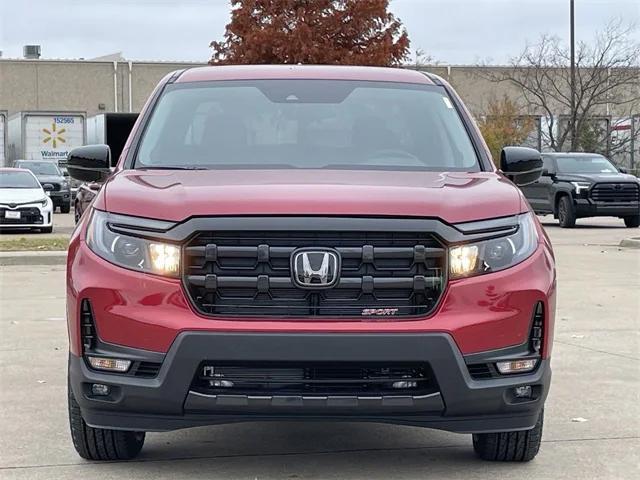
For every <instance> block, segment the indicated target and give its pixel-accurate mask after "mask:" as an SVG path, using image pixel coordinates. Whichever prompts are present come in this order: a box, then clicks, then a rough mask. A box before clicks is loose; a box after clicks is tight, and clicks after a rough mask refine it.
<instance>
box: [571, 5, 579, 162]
mask: <svg viewBox="0 0 640 480" xmlns="http://www.w3.org/2000/svg"><path fill="white" fill-rule="evenodd" d="M569 16H570V17H571V20H570V24H571V150H575V149H576V146H577V140H576V38H575V33H576V32H575V30H576V25H575V8H574V0H570V13H569Z"/></svg>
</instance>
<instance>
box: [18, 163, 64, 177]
mask: <svg viewBox="0 0 640 480" xmlns="http://www.w3.org/2000/svg"><path fill="white" fill-rule="evenodd" d="M18 166H19V167H20V168H26V169H28V170H31V171H32V172H33V173H35V174H36V175H60V170H58V166H57V165H56V164H55V163H52V162H19V163H18Z"/></svg>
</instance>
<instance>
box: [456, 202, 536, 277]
mask: <svg viewBox="0 0 640 480" xmlns="http://www.w3.org/2000/svg"><path fill="white" fill-rule="evenodd" d="M537 245H538V234H537V232H536V226H535V223H534V220H533V214H532V213H525V214H523V215H519V216H518V229H517V230H516V232H515V233H513V234H512V235H508V236H505V237H498V238H492V239H490V240H483V241H480V242H475V243H468V244H465V245H457V246H454V247H451V248H450V249H449V273H450V274H451V278H454V279H455V278H463V277H469V276H472V275H480V274H483V273H491V272H497V271H499V270H504V269H505V268H509V267H512V266H514V265H516V264H518V263H520V262H522V261H523V260H525V259H527V258H528V257H529V256H531V254H532V253H533V252H534V251H535V250H536V247H537Z"/></svg>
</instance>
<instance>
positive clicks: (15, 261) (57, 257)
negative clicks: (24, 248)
mask: <svg viewBox="0 0 640 480" xmlns="http://www.w3.org/2000/svg"><path fill="white" fill-rule="evenodd" d="M65 263H67V252H66V251H55V250H52V251H47V252H21V251H16V252H0V266H3V267H4V266H9V265H64V264H65Z"/></svg>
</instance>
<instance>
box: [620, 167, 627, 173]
mask: <svg viewBox="0 0 640 480" xmlns="http://www.w3.org/2000/svg"><path fill="white" fill-rule="evenodd" d="M618 170H619V171H620V173H629V171H628V170H627V169H626V168H623V167H619V168H618Z"/></svg>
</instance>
